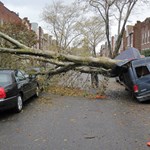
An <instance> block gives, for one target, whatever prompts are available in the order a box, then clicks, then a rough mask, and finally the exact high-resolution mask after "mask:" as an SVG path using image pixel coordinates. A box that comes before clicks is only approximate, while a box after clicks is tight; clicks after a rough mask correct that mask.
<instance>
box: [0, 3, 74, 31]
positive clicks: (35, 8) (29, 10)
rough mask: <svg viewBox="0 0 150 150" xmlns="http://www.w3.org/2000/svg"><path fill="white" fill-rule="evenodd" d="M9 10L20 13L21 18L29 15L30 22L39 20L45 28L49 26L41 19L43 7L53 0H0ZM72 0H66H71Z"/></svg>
mask: <svg viewBox="0 0 150 150" xmlns="http://www.w3.org/2000/svg"><path fill="white" fill-rule="evenodd" d="M0 1H1V2H2V3H3V4H4V5H5V7H7V8H8V9H9V10H11V11H14V12H16V13H19V17H20V18H22V19H23V18H24V17H28V19H29V20H30V22H31V23H32V22H37V23H38V24H39V25H40V26H42V28H43V29H46V28H47V26H46V25H45V23H44V22H43V21H42V19H41V17H40V16H41V14H42V12H43V8H44V7H45V6H46V5H50V4H52V2H53V0H0ZM70 1H72V0H65V1H64V2H70Z"/></svg>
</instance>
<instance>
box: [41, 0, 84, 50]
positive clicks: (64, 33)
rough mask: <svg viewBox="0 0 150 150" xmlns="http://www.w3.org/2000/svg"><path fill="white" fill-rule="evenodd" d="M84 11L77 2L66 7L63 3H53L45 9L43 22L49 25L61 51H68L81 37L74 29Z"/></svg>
mask: <svg viewBox="0 0 150 150" xmlns="http://www.w3.org/2000/svg"><path fill="white" fill-rule="evenodd" d="M82 11H83V9H82V8H81V7H80V5H78V3H76V2H74V3H72V4H70V5H65V4H64V3H63V2H61V1H56V2H54V1H53V4H52V5H49V6H46V7H45V8H44V10H43V15H42V16H43V20H44V21H46V22H47V23H48V25H49V27H50V31H51V32H52V35H53V38H54V39H56V42H57V46H58V49H59V50H60V49H61V50H67V49H68V48H69V47H70V45H71V44H72V42H73V41H74V40H76V38H77V37H78V36H79V33H78V32H76V31H75V30H74V28H75V26H76V23H77V22H78V21H79V20H80V19H82V15H81V14H82Z"/></svg>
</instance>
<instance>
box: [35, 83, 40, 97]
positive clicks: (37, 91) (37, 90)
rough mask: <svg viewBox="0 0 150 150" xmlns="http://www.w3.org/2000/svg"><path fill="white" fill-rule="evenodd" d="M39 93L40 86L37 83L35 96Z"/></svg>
mask: <svg viewBox="0 0 150 150" xmlns="http://www.w3.org/2000/svg"><path fill="white" fill-rule="evenodd" d="M39 94H40V88H39V86H38V85H37V86H36V91H35V97H39Z"/></svg>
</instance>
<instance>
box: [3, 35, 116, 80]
mask: <svg viewBox="0 0 150 150" xmlns="http://www.w3.org/2000/svg"><path fill="white" fill-rule="evenodd" d="M0 37H2V38H4V39H6V40H8V41H10V42H11V43H13V44H14V45H16V46H17V47H18V48H20V49H11V48H3V47H0V53H9V54H14V55H21V56H26V57H34V58H35V57H36V58H37V59H38V60H39V61H43V62H47V63H51V64H54V65H56V66H58V68H59V69H57V70H54V71H52V70H51V71H50V72H52V74H57V73H58V74H59V73H61V72H65V71H68V70H71V69H72V70H79V71H80V72H86V73H93V72H95V73H99V74H103V73H104V74H105V75H108V74H109V72H110V71H111V69H112V68H114V67H115V66H116V63H117V62H118V61H117V60H113V59H110V58H107V57H97V58H95V57H81V56H74V55H69V54H67V55H65V54H61V53H56V52H53V51H46V50H45V51H42V50H39V49H31V48H29V47H27V46H25V45H23V44H21V43H19V42H18V41H16V40H14V39H12V38H11V37H9V36H7V35H5V34H3V33H1V32H0ZM85 66H86V67H87V68H88V69H87V68H85ZM91 68H92V69H91ZM50 72H49V73H50ZM95 79H96V81H97V78H95Z"/></svg>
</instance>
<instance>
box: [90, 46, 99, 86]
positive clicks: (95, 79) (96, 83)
mask: <svg viewBox="0 0 150 150" xmlns="http://www.w3.org/2000/svg"><path fill="white" fill-rule="evenodd" d="M93 57H96V49H95V45H94V46H93ZM91 86H92V87H93V88H98V87H99V80H98V73H96V72H93V73H91Z"/></svg>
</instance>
